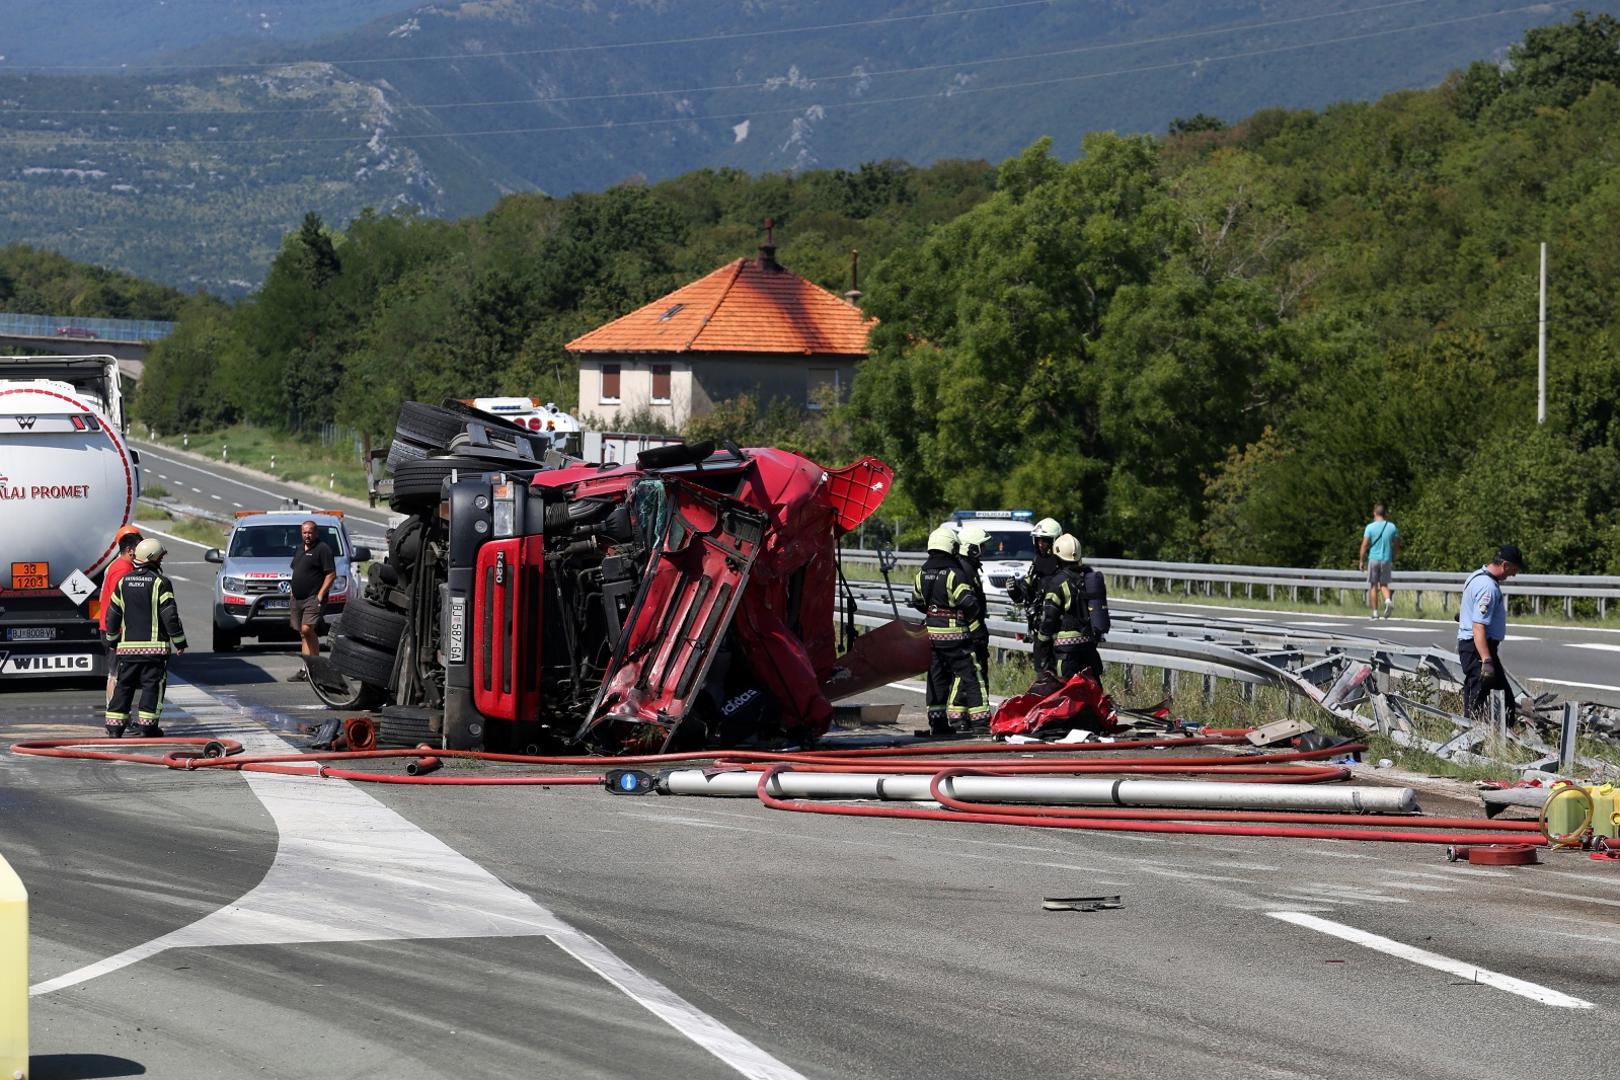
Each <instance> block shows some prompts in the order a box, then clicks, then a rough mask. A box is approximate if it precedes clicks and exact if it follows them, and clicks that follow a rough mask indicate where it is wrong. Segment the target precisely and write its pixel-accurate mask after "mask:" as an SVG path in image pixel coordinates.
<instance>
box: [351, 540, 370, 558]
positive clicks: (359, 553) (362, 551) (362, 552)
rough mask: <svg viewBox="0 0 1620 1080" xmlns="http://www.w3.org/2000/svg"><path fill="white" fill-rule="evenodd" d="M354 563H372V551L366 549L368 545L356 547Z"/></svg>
mask: <svg viewBox="0 0 1620 1080" xmlns="http://www.w3.org/2000/svg"><path fill="white" fill-rule="evenodd" d="M354 561H355V562H370V561H371V549H370V548H368V547H366V545H364V544H361V545H360V546H358V547H356V548H355V549H354Z"/></svg>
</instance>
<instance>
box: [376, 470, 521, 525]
mask: <svg viewBox="0 0 1620 1080" xmlns="http://www.w3.org/2000/svg"><path fill="white" fill-rule="evenodd" d="M498 469H499V466H494V465H491V464H490V463H489V462H487V461H480V460H478V459H477V458H470V457H430V458H423V459H422V460H421V461H407V462H405V463H404V464H403V465H401V466H400V467H399V470H398V471H397V472H395V473H394V493H393V494H392V495H390V496H389V497H388V505H389V506H391V507H393V508H394V509H395V510H398V511H399V512H400V513H402V514H410V513H415V512H416V511H417V510H419V509H422V508H423V507H424V506H431V505H432V504H434V503H437V502H438V501H439V491H440V489H441V488H442V487H443V486H444V482H445V480H446V479H448V478H449V476H450V474H451V473H452V472H455V471H456V470H461V471H462V472H467V473H471V474H472V475H474V476H477V475H481V474H483V473H486V472H496V471H498Z"/></svg>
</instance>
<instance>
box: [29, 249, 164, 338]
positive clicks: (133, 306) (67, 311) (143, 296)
mask: <svg viewBox="0 0 1620 1080" xmlns="http://www.w3.org/2000/svg"><path fill="white" fill-rule="evenodd" d="M184 301H185V297H184V296H182V295H181V294H180V293H179V292H177V291H175V290H174V289H171V288H168V287H167V286H164V285H156V284H154V283H152V282H150V281H145V280H143V279H141V278H138V277H135V276H134V275H133V274H124V273H120V272H118V271H117V270H108V269H106V268H104V267H100V266H89V265H86V264H85V263H80V262H74V261H73V260H71V259H68V258H65V257H63V256H62V255H59V254H57V253H56V252H54V251H41V250H39V249H36V248H31V247H28V246H27V245H25V244H11V245H8V246H6V247H0V311H5V312H11V313H14V314H20V315H79V316H82V317H84V318H87V319H160V320H169V319H173V318H174V317H175V316H176V315H177V314H178V313H179V311H180V306H181V304H182V303H184Z"/></svg>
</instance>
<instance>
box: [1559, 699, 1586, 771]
mask: <svg viewBox="0 0 1620 1080" xmlns="http://www.w3.org/2000/svg"><path fill="white" fill-rule="evenodd" d="M1580 741H1581V707H1580V706H1579V705H1578V704H1576V703H1575V702H1573V701H1566V702H1564V726H1563V730H1562V731H1560V732H1559V733H1558V771H1559V772H1561V773H1565V774H1568V773H1572V772H1574V771H1575V752H1576V748H1577V747H1578V746H1579V745H1580Z"/></svg>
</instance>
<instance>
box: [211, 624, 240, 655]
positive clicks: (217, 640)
mask: <svg viewBox="0 0 1620 1080" xmlns="http://www.w3.org/2000/svg"><path fill="white" fill-rule="evenodd" d="M241 647H242V631H240V630H226V629H224V628H222V627H220V626H218V625H215V627H214V651H215V652H235V651H236V650H237V649H240V648H241Z"/></svg>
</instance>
